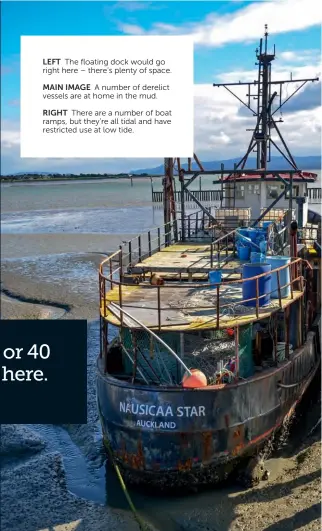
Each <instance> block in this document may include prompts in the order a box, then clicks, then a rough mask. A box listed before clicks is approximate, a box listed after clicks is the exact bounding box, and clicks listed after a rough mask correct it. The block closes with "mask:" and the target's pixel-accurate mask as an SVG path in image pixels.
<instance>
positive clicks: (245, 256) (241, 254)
mask: <svg viewBox="0 0 322 531" xmlns="http://www.w3.org/2000/svg"><path fill="white" fill-rule="evenodd" d="M249 255H250V247H238V258H239V259H240V260H249Z"/></svg>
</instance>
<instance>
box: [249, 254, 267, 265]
mask: <svg viewBox="0 0 322 531" xmlns="http://www.w3.org/2000/svg"><path fill="white" fill-rule="evenodd" d="M265 258H266V257H265V255H264V254H262V253H250V261H251V263H252V264H263V263H264V262H265V263H266V259H265Z"/></svg>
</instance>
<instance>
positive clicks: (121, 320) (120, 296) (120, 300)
mask: <svg viewBox="0 0 322 531" xmlns="http://www.w3.org/2000/svg"><path fill="white" fill-rule="evenodd" d="M122 302H123V301H122V284H121V282H119V304H120V308H122ZM120 322H121V328H123V312H120Z"/></svg>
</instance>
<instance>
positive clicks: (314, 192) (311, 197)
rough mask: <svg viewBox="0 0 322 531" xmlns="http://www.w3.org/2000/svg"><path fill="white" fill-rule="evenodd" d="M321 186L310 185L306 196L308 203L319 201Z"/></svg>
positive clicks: (321, 197) (321, 196) (321, 195)
mask: <svg viewBox="0 0 322 531" xmlns="http://www.w3.org/2000/svg"><path fill="white" fill-rule="evenodd" d="M321 190H322V189H321V187H319V188H317V187H310V188H308V189H307V197H308V202H309V203H321V199H322V192H321Z"/></svg>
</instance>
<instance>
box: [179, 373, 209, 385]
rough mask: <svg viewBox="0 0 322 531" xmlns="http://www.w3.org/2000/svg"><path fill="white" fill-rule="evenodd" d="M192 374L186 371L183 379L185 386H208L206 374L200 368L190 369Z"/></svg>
mask: <svg viewBox="0 0 322 531" xmlns="http://www.w3.org/2000/svg"><path fill="white" fill-rule="evenodd" d="M190 371H191V376H190V374H188V373H186V374H185V375H184V377H183V379H182V386H183V387H190V388H195V389H197V388H198V387H207V377H206V375H205V374H204V373H203V372H201V371H199V369H190Z"/></svg>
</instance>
